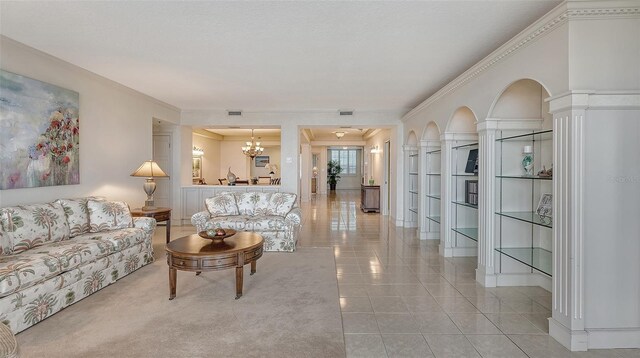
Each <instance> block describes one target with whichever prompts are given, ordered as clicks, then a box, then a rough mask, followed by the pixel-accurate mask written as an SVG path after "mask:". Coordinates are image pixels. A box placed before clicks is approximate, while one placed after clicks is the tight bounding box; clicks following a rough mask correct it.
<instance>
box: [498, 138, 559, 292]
mask: <svg viewBox="0 0 640 358" xmlns="http://www.w3.org/2000/svg"><path fill="white" fill-rule="evenodd" d="M552 144H553V131H552V130H533V131H532V130H525V131H506V130H504V131H498V132H497V133H496V139H495V153H496V168H495V169H496V171H495V173H496V174H495V181H496V209H495V210H496V211H495V225H496V227H495V233H496V235H495V243H494V245H495V251H496V252H497V253H498V255H497V256H496V260H495V265H496V273H497V285H498V286H522V285H536V286H541V287H543V288H545V289H547V290H551V275H552V271H551V270H552V264H551V259H552V244H553V230H552V227H553V222H552V219H551V218H550V217H541V216H540V215H538V214H537V213H536V209H537V206H538V203H539V201H540V198H541V197H542V195H543V194H553V180H552V177H550V176H540V175H537V173H538V172H539V171H540V170H542V169H543V168H546V169H550V168H551V167H552V166H553V145H552ZM525 152H530V153H532V155H533V168H532V170H531V173H527V172H526V170H525V169H524V167H523V156H524V153H525Z"/></svg>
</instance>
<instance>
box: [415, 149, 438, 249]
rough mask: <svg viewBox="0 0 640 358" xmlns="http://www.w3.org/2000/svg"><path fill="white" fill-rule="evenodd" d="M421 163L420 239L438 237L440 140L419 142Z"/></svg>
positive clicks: (434, 238)
mask: <svg viewBox="0 0 640 358" xmlns="http://www.w3.org/2000/svg"><path fill="white" fill-rule="evenodd" d="M421 151H422V153H423V154H424V155H423V156H422V157H423V159H422V162H421V163H422V165H421V169H422V168H424V169H423V170H420V171H419V173H420V178H421V186H420V189H421V190H420V192H421V193H423V194H422V195H420V201H421V204H420V209H421V210H420V211H419V213H420V220H421V226H420V239H421V240H438V239H440V199H441V192H440V179H441V177H440V166H441V165H442V162H441V158H440V157H441V149H440V142H439V141H437V142H435V141H423V142H422V143H421Z"/></svg>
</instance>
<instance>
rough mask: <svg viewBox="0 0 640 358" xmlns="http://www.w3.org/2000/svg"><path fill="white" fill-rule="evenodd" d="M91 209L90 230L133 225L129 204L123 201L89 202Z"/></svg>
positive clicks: (115, 228)
mask: <svg viewBox="0 0 640 358" xmlns="http://www.w3.org/2000/svg"><path fill="white" fill-rule="evenodd" d="M87 207H88V209H89V224H90V227H89V232H100V231H105V230H118V229H126V228H128V227H132V226H133V218H132V217H131V211H130V210H129V205H128V204H127V203H125V202H123V201H97V200H89V201H88V202H87Z"/></svg>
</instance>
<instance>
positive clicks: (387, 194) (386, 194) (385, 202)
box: [380, 141, 391, 215]
mask: <svg viewBox="0 0 640 358" xmlns="http://www.w3.org/2000/svg"><path fill="white" fill-rule="evenodd" d="M383 153H384V157H383V159H382V162H383V163H384V168H383V180H382V210H380V211H381V213H382V215H389V203H390V202H391V190H389V188H390V187H391V185H389V182H390V181H391V173H390V171H391V141H385V142H384V151H383Z"/></svg>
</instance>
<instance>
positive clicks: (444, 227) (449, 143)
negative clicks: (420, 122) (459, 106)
mask: <svg viewBox="0 0 640 358" xmlns="http://www.w3.org/2000/svg"><path fill="white" fill-rule="evenodd" d="M453 141H454V134H453V133H444V134H442V135H441V136H440V143H441V145H442V153H441V156H440V158H441V160H442V163H441V165H440V255H442V256H444V257H451V256H453V242H452V241H451V188H452V186H453V183H452V181H451V151H452V150H453V149H452V147H453Z"/></svg>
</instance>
